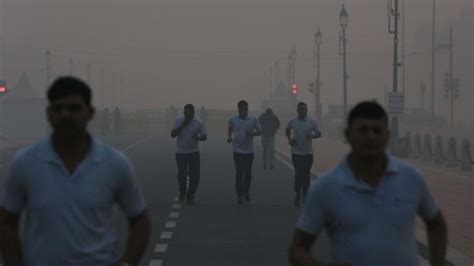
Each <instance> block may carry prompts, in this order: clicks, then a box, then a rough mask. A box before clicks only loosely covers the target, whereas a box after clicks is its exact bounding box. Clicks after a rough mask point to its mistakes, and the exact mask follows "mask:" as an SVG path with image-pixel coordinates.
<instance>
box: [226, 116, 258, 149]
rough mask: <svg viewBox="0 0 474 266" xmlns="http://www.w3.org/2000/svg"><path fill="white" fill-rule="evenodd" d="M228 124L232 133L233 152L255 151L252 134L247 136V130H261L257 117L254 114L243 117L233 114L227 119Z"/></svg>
mask: <svg viewBox="0 0 474 266" xmlns="http://www.w3.org/2000/svg"><path fill="white" fill-rule="evenodd" d="M229 126H230V127H232V129H233V132H234V133H233V134H234V143H233V146H234V152H236V153H255V151H254V147H253V138H254V137H253V136H247V132H248V131H253V130H258V131H261V130H262V127H261V126H260V123H259V122H258V119H257V118H256V117H254V116H247V117H246V118H245V119H242V118H240V116H234V117H232V118H231V119H230V120H229Z"/></svg>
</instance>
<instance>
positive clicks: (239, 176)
mask: <svg viewBox="0 0 474 266" xmlns="http://www.w3.org/2000/svg"><path fill="white" fill-rule="evenodd" d="M242 156H243V155H242V154H240V153H236V152H234V165H235V190H236V192H237V198H238V202H239V203H243V196H244V185H243V181H244V180H243V173H244V168H243V162H242V161H243V160H242V159H243V158H242Z"/></svg>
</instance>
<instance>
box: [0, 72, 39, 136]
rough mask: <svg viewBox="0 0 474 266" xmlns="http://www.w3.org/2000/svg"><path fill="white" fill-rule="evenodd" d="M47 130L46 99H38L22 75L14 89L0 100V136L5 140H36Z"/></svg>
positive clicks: (26, 78)
mask: <svg viewBox="0 0 474 266" xmlns="http://www.w3.org/2000/svg"><path fill="white" fill-rule="evenodd" d="M47 130H48V124H47V120H46V99H45V98H44V97H39V96H38V94H37V93H36V91H35V90H34V89H33V87H32V86H31V82H30V80H29V78H28V76H27V74H26V73H23V74H22V75H21V77H20V79H19V81H18V83H17V84H16V86H15V87H13V88H11V89H10V90H9V92H8V94H7V95H5V96H3V97H2V98H0V135H1V136H2V137H6V138H38V137H41V136H44V135H45V133H46V132H47Z"/></svg>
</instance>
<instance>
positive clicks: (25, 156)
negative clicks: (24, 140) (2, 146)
mask: <svg viewBox="0 0 474 266" xmlns="http://www.w3.org/2000/svg"><path fill="white" fill-rule="evenodd" d="M45 145H46V144H45V143H44V140H42V141H39V142H36V143H34V144H30V145H28V146H26V147H23V148H20V149H19V150H18V151H16V152H15V155H14V156H13V159H12V162H11V164H12V165H14V164H17V163H20V162H25V161H36V160H37V157H38V156H39V155H41V154H43V153H44V151H43V148H44V146H45Z"/></svg>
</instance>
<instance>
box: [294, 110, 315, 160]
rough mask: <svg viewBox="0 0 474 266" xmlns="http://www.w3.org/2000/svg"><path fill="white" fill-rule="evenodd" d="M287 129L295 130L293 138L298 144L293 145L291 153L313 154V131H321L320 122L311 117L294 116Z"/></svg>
mask: <svg viewBox="0 0 474 266" xmlns="http://www.w3.org/2000/svg"><path fill="white" fill-rule="evenodd" d="M286 128H287V129H290V130H292V131H293V134H292V138H293V139H294V140H295V141H296V144H295V145H293V146H292V147H291V153H292V154H296V155H308V154H313V138H312V137H311V136H312V134H313V133H321V130H320V128H319V125H318V123H316V121H314V120H313V119H311V118H309V117H305V118H304V119H299V118H298V117H296V118H293V119H291V120H290V122H289V123H288V126H287V127H286Z"/></svg>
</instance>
